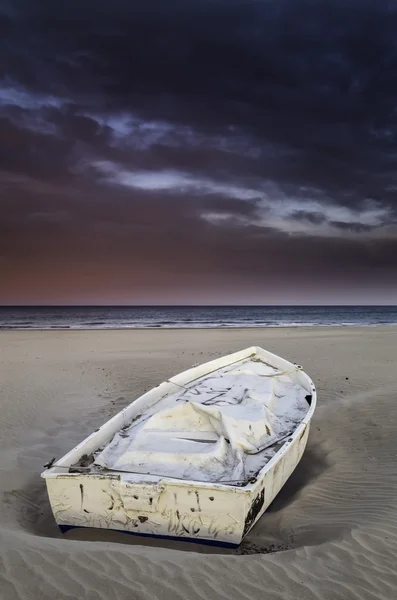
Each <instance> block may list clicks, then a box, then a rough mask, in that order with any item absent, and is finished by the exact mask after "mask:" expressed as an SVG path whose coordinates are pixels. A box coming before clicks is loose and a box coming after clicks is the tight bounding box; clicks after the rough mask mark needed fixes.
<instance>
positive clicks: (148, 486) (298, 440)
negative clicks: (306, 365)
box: [42, 347, 316, 546]
mask: <svg viewBox="0 0 397 600" xmlns="http://www.w3.org/2000/svg"><path fill="white" fill-rule="evenodd" d="M315 405H316V390H315V387H314V385H313V382H312V381H311V379H310V378H309V377H308V375H307V374H306V373H304V371H303V370H302V367H300V366H298V365H295V364H292V363H290V362H288V361H286V360H284V359H282V358H280V357H278V356H276V355H274V354H271V353H269V352H267V351H265V350H263V349H262V348H258V347H250V348H247V349H245V350H242V351H240V352H236V353H234V354H230V355H228V356H225V357H222V358H218V359H216V360H213V361H211V362H208V363H206V364H203V365H200V366H196V367H193V368H191V369H189V370H188V371H185V372H183V373H180V374H179V375H176V376H175V377H172V378H171V379H168V380H167V381H165V382H163V383H161V384H160V385H158V386H157V387H155V388H153V389H152V390H150V391H149V392H147V393H145V394H144V395H143V396H141V397H140V398H138V399H137V400H135V401H134V402H132V403H131V404H129V405H128V406H127V407H126V408H124V409H123V410H122V411H121V412H119V413H118V414H117V415H115V416H114V417H113V418H112V419H110V420H109V421H108V422H107V423H105V424H104V425H102V427H100V429H98V430H97V431H95V432H94V433H92V434H91V435H90V436H89V437H88V438H86V439H85V440H84V441H83V442H81V443H80V444H79V445H78V446H76V447H75V448H74V449H73V450H71V451H70V452H69V453H68V454H66V455H65V456H64V457H63V458H61V459H59V460H57V461H56V462H52V463H51V464H49V465H47V468H46V470H45V471H44V472H43V473H42V477H43V478H44V479H45V481H46V485H47V491H48V495H49V499H50V503H51V507H52V511H53V514H54V517H55V520H56V522H57V524H58V525H59V526H60V527H61V529H63V530H65V529H68V528H70V527H96V528H105V529H116V530H121V531H127V532H130V533H135V534H139V535H150V536H159V537H169V538H178V539H179V538H180V539H189V540H195V541H201V542H212V543H221V544H227V545H233V546H236V545H238V544H239V543H240V542H241V540H242V539H243V537H244V536H245V535H246V534H247V532H248V531H249V530H250V529H251V528H252V527H253V525H254V524H255V523H256V521H257V520H258V519H259V518H260V517H261V515H262V514H263V512H264V511H265V510H266V508H267V507H268V506H269V505H270V503H271V502H272V501H273V499H274V498H275V496H276V495H277V494H278V492H279V491H280V489H281V488H282V486H283V485H284V483H285V482H286V481H287V479H288V478H289V477H290V475H291V473H292V472H293V471H294V469H295V467H296V466H297V464H298V462H299V460H300V458H301V456H302V454H303V451H304V449H305V446H306V442H307V438H308V434H309V426H310V421H311V418H312V415H313V412H314V409H315Z"/></svg>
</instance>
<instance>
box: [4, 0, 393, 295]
mask: <svg viewBox="0 0 397 600" xmlns="http://www.w3.org/2000/svg"><path fill="white" fill-rule="evenodd" d="M396 32H397V3H395V2H391V1H390V2H388V1H385V0H373V1H365V0H356V1H350V2H349V1H346V0H343V1H340V0H323V1H315V0H312V1H309V0H260V1H250V0H222V1H221V0H179V1H174V0H168V1H165V0H158V1H154V0H145V2H144V3H138V2H133V1H132V0H111V1H109V0H106V1H105V0H68V1H67V2H58V1H54V0H34V1H33V0H12V1H11V0H10V1H9V2H7V1H4V0H2V1H1V2H0V208H1V212H0V303H2V304H32V303H33V304H69V303H70V304H83V303H88V304H106V303H111V304H118V303H121V304H145V303H150V304H164V303H176V304H183V303H193V304H194V303H197V304H201V303H207V304H211V303H226V304H244V303H257V304H277V303H283V304H294V303H307V304H313V303H342V304H343V303H393V304H396V303H397V227H396V216H397V170H396V166H397V146H396V135H397V34H396Z"/></svg>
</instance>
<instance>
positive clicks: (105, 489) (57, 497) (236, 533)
mask: <svg viewBox="0 0 397 600" xmlns="http://www.w3.org/2000/svg"><path fill="white" fill-rule="evenodd" d="M252 355H256V356H258V357H259V358H260V360H268V361H269V362H270V363H272V364H275V365H277V367H279V368H280V369H290V368H291V367H292V368H294V365H292V364H291V363H289V362H288V361H285V360H284V359H282V358H280V357H277V356H275V355H273V354H271V353H269V352H266V351H265V350H263V349H261V348H256V347H252V348H247V349H246V350H244V351H240V352H238V353H235V354H233V355H230V356H228V357H222V358H221V359H217V360H215V361H212V362H210V363H207V364H205V365H200V366H198V367H194V368H193V369H190V370H189V371H185V372H184V373H181V374H179V375H177V376H175V377H174V378H172V379H171V380H167V381H166V382H164V383H162V384H160V385H159V386H158V387H157V388H154V389H153V390H151V391H149V392H147V393H146V394H145V395H144V396H142V397H141V398H139V399H137V400H136V401H135V402H132V403H131V404H130V405H128V406H127V407H126V408H125V409H123V410H122V411H121V412H120V413H118V414H117V415H115V416H114V417H113V418H112V419H111V420H110V421H108V422H107V423H105V424H104V425H102V427H101V428H100V429H99V430H98V431H96V432H94V433H92V434H91V435H90V436H89V437H88V438H86V440H84V441H83V442H81V443H80V444H79V445H78V446H76V447H75V448H74V449H73V450H71V451H70V452H69V453H68V454H67V455H65V456H64V457H63V458H61V459H59V460H58V461H57V462H56V464H54V465H53V466H51V467H50V468H48V469H47V470H46V471H44V472H43V473H42V477H43V478H44V479H45V482H46V486H47V491H48V496H49V500H50V504H51V508H52V512H53V515H54V518H55V521H56V523H57V524H58V525H59V526H60V527H61V528H63V529H65V528H71V527H90V528H100V529H111V530H117V531H124V532H127V533H132V534H137V535H147V536H151V537H162V538H164V537H166V538H177V539H181V540H182V539H185V540H190V541H201V542H203V543H216V544H221V545H228V546H237V545H239V544H240V543H241V541H242V539H243V538H244V536H245V535H246V534H247V533H248V532H249V531H250V529H251V528H252V527H253V526H254V525H255V523H256V522H257V521H258V519H260V517H261V516H262V515H263V513H264V512H265V511H266V509H267V508H268V506H269V505H270V504H271V503H272V502H273V500H274V499H275V497H276V496H277V494H278V493H279V491H280V490H281V488H282V487H283V486H284V484H285V482H286V481H287V480H288V478H289V477H290V476H291V474H292V473H293V471H294V470H295V468H296V467H297V465H298V463H299V461H300V459H301V457H302V454H303V452H304V450H305V447H306V444H307V439H308V435H309V429H310V422H311V418H312V415H313V412H314V409H315V405H316V390H315V387H314V385H313V382H312V381H311V380H310V378H309V377H308V375H307V374H306V373H304V372H303V371H302V370H299V369H300V367H296V366H295V368H297V369H298V372H297V374H296V378H297V381H298V382H299V383H300V384H301V385H302V386H303V387H304V388H305V389H306V390H307V393H308V396H307V400H308V403H309V405H310V406H309V411H308V413H307V415H306V416H305V418H304V419H303V420H302V422H301V423H300V424H299V425H298V426H297V428H296V429H295V430H294V432H293V433H292V434H291V436H290V437H289V438H288V439H285V440H284V441H283V442H282V445H281V446H280V447H279V449H278V451H277V452H276V453H275V454H274V456H273V457H272V458H271V459H270V460H269V461H268V462H267V463H266V465H265V466H264V467H263V468H262V469H261V470H260V471H259V472H258V473H257V475H256V476H255V477H253V478H251V479H250V480H249V481H245V482H242V483H241V485H227V484H226V483H225V482H223V483H212V482H208V481H193V480H182V479H176V478H172V477H161V476H151V475H142V474H137V473H127V472H114V471H103V472H101V471H99V472H95V471H90V470H89V469H88V470H86V471H84V470H81V472H79V471H78V470H77V472H76V469H73V468H71V467H73V465H75V464H76V462H77V461H78V460H79V459H80V458H81V457H82V456H83V455H89V454H90V453H92V452H95V451H96V450H97V449H98V448H100V447H101V446H103V444H105V443H107V442H108V441H109V439H111V438H112V436H113V435H114V434H115V432H116V431H118V430H119V429H120V428H121V427H123V426H125V425H126V424H128V423H130V422H131V419H134V418H136V417H137V416H138V415H139V413H141V412H142V409H144V408H145V407H147V406H148V405H151V404H153V403H154V402H156V401H157V400H158V398H161V397H163V395H164V394H166V393H169V391H170V390H175V386H181V385H182V386H183V385H186V384H187V383H188V382H189V381H192V380H194V379H195V378H197V377H201V376H203V374H206V373H208V372H214V371H215V370H217V369H218V368H220V367H223V366H225V365H227V364H232V363H233V362H236V361H240V360H243V359H245V358H246V357H247V356H252Z"/></svg>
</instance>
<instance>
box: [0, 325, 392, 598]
mask: <svg viewBox="0 0 397 600" xmlns="http://www.w3.org/2000/svg"><path fill="white" fill-rule="evenodd" d="M396 334H397V329H396V328H393V327H383V328H382V327H376V328H372V327H369V328H295V329H292V328H291V329H266V330H264V329H262V330H259V329H256V330H195V331H194V330H193V331H192V330H190V331H183V330H179V331H170V330H168V331H164V330H162V331H78V332H76V331H75V332H65V331H57V332H55V331H51V332H49V331H45V332H1V333H0V372H1V377H0V407H1V421H0V457H1V461H0V498H1V500H0V501H1V503H2V505H1V507H0V598H1V599H2V600H3V599H6V600H11V599H14V598H24V599H28V598H29V599H30V598H35V599H47V598H48V599H51V600H58V599H65V598H70V599H72V598H87V599H92V600H94V599H98V598H100V599H101V598H103V599H113V598H115V599H121V598H134V599H135V598H139V599H140V598H145V599H147V600H152V599H156V598H162V599H165V600H168V599H170V600H178V599H183V600H184V599H187V598H189V599H195V598H202V599H207V598H208V599H211V600H213V599H214V600H215V599H218V598H220V599H239V598H247V599H250V600H254V599H256V598H258V599H261V600H263V599H266V600H267V599H276V598H277V599H281V598H282V599H283V600H289V599H291V600H292V599H293V600H310V599H313V600H314V599H315V600H319V599H320V600H335V599H339V598H343V599H367V598H368V599H370V598H371V599H375V598H376V599H378V598H379V599H385V600H391V599H393V598H396V597H397V559H396V556H397V469H396V460H397V436H396V423H397V337H396ZM252 344H256V345H261V346H263V347H265V348H267V349H268V350H270V351H273V352H275V353H277V354H280V355H282V356H285V357H286V358H288V359H290V360H291V361H294V362H298V363H299V364H302V365H303V367H304V369H305V370H306V371H307V372H308V373H309V375H310V376H311V377H312V378H313V380H314V382H315V383H316V385H317V389H318V408H317V411H316V413H315V416H314V421H313V424H312V429H311V433H310V437H309V443H308V447H307V450H306V452H305V454H304V457H303V459H302V461H301V463H300V465H299V466H298V467H297V469H296V471H295V473H294V474H293V476H292V477H291V478H290V480H289V482H288V483H287V484H286V486H285V487H284V489H283V490H282V491H281V492H280V494H279V496H278V497H277V498H276V500H275V501H274V503H273V505H272V506H271V507H270V509H269V510H268V511H267V512H266V513H265V515H264V516H263V517H262V519H261V520H260V521H259V523H258V524H257V525H256V526H255V527H254V529H253V530H252V531H251V533H250V534H249V535H248V536H247V538H246V540H245V541H244V542H243V544H242V546H241V548H240V549H239V550H224V549H216V550H215V549H210V548H209V547H207V546H200V545H196V544H190V543H182V542H180V543H172V542H155V541H153V540H151V541H150V542H149V541H145V538H138V537H134V536H128V535H124V534H118V533H112V532H108V531H103V532H94V531H90V530H81V529H80V530H74V532H69V534H68V535H67V536H64V537H62V536H61V535H60V533H59V532H58V529H57V527H56V526H55V524H54V521H53V519H52V514H51V511H50V507H49V504H48V500H47V496H46V490H45V483H44V481H43V480H42V479H40V477H39V474H40V472H41V471H42V465H43V464H44V463H45V462H46V461H47V460H48V459H51V458H52V457H54V456H56V457H60V456H61V455H63V454H64V453H65V452H66V451H67V450H69V449H70V448H72V447H73V446H74V445H75V444H76V443H77V442H79V441H80V440H82V439H83V438H84V437H85V436H86V435H88V434H89V433H91V431H92V430H93V429H94V428H96V427H98V426H99V425H101V424H102V423H103V422H104V421H105V420H107V419H108V418H109V417H110V416H112V415H113V414H114V413H116V412H117V411H118V410H120V409H121V408H122V407H124V406H125V405H126V404H127V403H129V402H130V401H131V400H133V399H134V398H135V397H137V396H138V395H139V394H141V393H142V392H143V391H144V390H146V389H148V388H150V387H152V386H153V385H156V384H158V383H160V382H161V381H162V380H163V379H164V378H166V377H169V376H171V375H173V374H175V373H177V372H179V371H181V370H183V369H185V368H187V367H189V366H191V365H192V364H194V363H197V362H203V361H206V360H208V359H211V358H213V357H215V356H217V355H220V354H225V353H229V352H232V351H235V350H238V349H241V348H244V347H246V346H249V345H252Z"/></svg>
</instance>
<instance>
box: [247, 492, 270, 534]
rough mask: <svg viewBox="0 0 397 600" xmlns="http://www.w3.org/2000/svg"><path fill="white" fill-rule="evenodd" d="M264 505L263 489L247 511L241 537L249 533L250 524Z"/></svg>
mask: <svg viewBox="0 0 397 600" xmlns="http://www.w3.org/2000/svg"><path fill="white" fill-rule="evenodd" d="M264 503H265V488H263V490H262V491H261V492H260V493H259V494H258V495H257V497H256V498H255V500H254V501H253V503H252V504H251V508H250V509H249V511H248V515H247V518H246V519H245V525H244V533H243V535H245V534H246V533H247V531H249V529H250V527H251V525H252V523H253V522H254V521H255V519H256V517H257V516H258V514H259V513H260V511H261V509H262V507H263V505H264Z"/></svg>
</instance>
